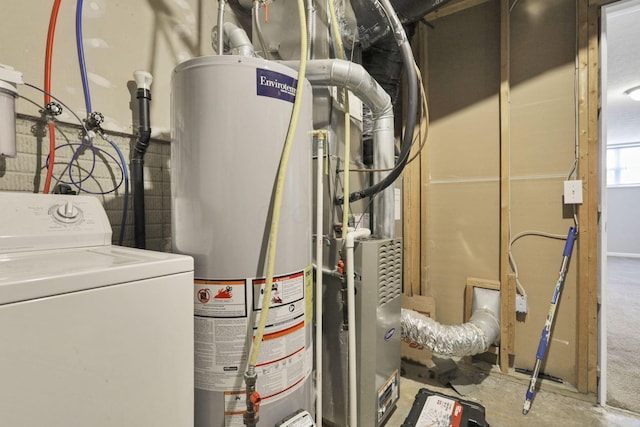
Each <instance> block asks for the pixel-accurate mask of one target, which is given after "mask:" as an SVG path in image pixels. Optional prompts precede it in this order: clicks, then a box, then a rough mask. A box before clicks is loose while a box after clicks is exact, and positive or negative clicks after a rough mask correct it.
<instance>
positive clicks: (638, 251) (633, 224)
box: [607, 187, 640, 257]
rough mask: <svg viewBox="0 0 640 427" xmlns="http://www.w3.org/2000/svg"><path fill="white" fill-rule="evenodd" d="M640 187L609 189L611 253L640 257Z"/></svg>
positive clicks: (609, 247) (608, 230) (608, 208)
mask: <svg viewBox="0 0 640 427" xmlns="http://www.w3.org/2000/svg"><path fill="white" fill-rule="evenodd" d="M639 218H640V187H609V188H608V189H607V219H608V221H607V249H608V253H609V255H620V256H637V257H640V220H639Z"/></svg>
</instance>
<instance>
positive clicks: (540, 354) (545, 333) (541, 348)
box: [522, 227, 577, 415]
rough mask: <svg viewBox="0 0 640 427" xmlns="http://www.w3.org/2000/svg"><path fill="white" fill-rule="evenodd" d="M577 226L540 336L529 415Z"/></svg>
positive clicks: (566, 247) (569, 239)
mask: <svg viewBox="0 0 640 427" xmlns="http://www.w3.org/2000/svg"><path fill="white" fill-rule="evenodd" d="M576 233H577V231H576V228H575V227H570V228H569V234H568V235H567V242H566V243H565V245H564V252H563V254H562V265H561V266H560V274H559V275H558V281H557V282H556V288H555V290H554V292H553V298H551V307H550V308H549V314H547V320H546V321H545V323H544V328H542V336H541V337H540V343H539V344H538V352H537V353H536V365H535V367H534V368H533V374H531V381H530V383H529V389H528V390H527V394H526V398H525V401H524V407H523V408H522V413H523V414H524V415H527V414H528V413H529V409H531V401H532V400H533V395H534V394H535V387H536V382H537V381H538V374H539V373H540V365H541V364H542V361H543V360H544V357H545V355H546V354H547V344H549V335H550V334H551V327H552V326H553V319H554V317H555V314H556V307H557V305H558V300H559V299H560V293H561V292H562V285H563V284H564V278H565V275H566V274H567V268H568V267H569V258H570V257H571V252H572V251H573V242H574V241H575V238H576Z"/></svg>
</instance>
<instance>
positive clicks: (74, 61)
mask: <svg viewBox="0 0 640 427" xmlns="http://www.w3.org/2000/svg"><path fill="white" fill-rule="evenodd" d="M53 3H54V2H53V0H2V1H1V2H0V64H7V65H10V66H12V67H14V68H15V69H17V70H19V71H21V72H22V73H23V74H24V79H25V80H26V81H27V82H29V83H32V84H35V85H37V86H39V87H43V86H44V83H43V82H44V80H43V78H44V58H45V46H46V39H47V29H48V26H49V18H50V14H51V9H52V6H53ZM75 14H76V2H75V1H66V0H65V1H62V4H61V7H60V12H59V15H58V20H57V26H56V32H55V39H54V47H53V64H52V84H51V86H52V92H53V94H54V95H55V96H57V97H58V98H61V99H62V101H63V102H65V103H66V104H68V105H69V106H70V107H71V108H72V109H73V110H75V111H76V113H78V115H79V116H80V117H81V118H84V117H85V110H86V108H85V103H84V97H83V91H82V81H81V78H80V71H79V64H78V56H77V50H76V37H75V27H76V26H75ZM216 15H217V2H216V1H215V0H212V1H205V0H86V1H84V8H83V20H82V22H83V25H82V27H83V39H84V51H85V58H86V65H87V71H88V76H89V85H90V89H91V98H92V106H93V110H94V111H99V112H101V113H103V114H104V116H105V118H106V120H105V124H104V125H103V126H104V127H105V128H106V129H109V130H114V131H121V132H127V133H134V132H135V131H136V128H137V124H136V125H135V126H132V113H131V105H130V103H131V93H130V88H128V85H129V86H131V84H132V81H133V78H132V76H133V72H134V71H135V70H146V71H149V72H151V73H152V74H153V76H154V82H153V84H152V87H151V90H152V98H153V100H152V103H151V126H152V128H153V134H154V136H156V137H161V138H163V139H169V95H170V93H169V91H170V81H171V72H172V70H173V68H174V67H175V65H177V64H178V63H180V62H183V61H184V60H186V59H189V58H192V57H194V56H201V55H208V54H211V53H212V52H213V51H212V48H211V43H210V37H211V36H210V34H211V28H212V27H213V26H214V25H215V23H216ZM133 87H134V88H135V86H133ZM134 90H135V89H134ZM20 94H21V95H22V96H25V97H27V98H29V99H31V100H33V101H35V102H36V103H37V104H38V105H40V104H42V102H43V101H42V100H43V96H42V94H40V93H39V92H36V91H35V90H32V89H30V88H27V87H24V86H22V87H21V88H20ZM136 105H137V104H134V106H136ZM17 108H18V112H19V113H24V114H29V115H35V116H39V113H38V109H39V107H38V106H35V105H33V104H32V103H30V102H28V101H26V100H23V99H21V100H19V101H18V106H17ZM136 108H137V107H136ZM60 119H61V120H62V121H67V122H75V120H74V119H73V118H72V116H71V114H69V113H68V112H65V113H64V115H63V116H61V117H60Z"/></svg>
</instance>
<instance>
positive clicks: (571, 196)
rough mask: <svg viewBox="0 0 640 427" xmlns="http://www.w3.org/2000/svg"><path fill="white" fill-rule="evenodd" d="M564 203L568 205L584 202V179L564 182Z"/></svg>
mask: <svg viewBox="0 0 640 427" xmlns="http://www.w3.org/2000/svg"><path fill="white" fill-rule="evenodd" d="M564 203H565V204H566V205H571V204H581V203H582V180H579V179H574V180H571V181H565V182H564Z"/></svg>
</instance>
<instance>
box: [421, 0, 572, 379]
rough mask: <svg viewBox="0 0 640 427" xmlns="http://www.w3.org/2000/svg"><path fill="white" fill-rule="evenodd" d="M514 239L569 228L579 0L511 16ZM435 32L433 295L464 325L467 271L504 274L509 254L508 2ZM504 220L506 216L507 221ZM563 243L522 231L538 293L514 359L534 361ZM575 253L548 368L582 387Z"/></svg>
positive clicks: (462, 15) (439, 24)
mask: <svg viewBox="0 0 640 427" xmlns="http://www.w3.org/2000/svg"><path fill="white" fill-rule="evenodd" d="M510 20H511V22H510V27H511V34H510V38H511V40H510V43H511V47H510V50H509V55H510V61H509V65H510V70H511V79H510V85H511V98H510V103H505V104H503V108H508V109H509V113H510V152H511V155H510V159H509V163H510V166H509V168H510V175H511V180H510V199H511V204H510V219H511V236H515V235H516V234H518V233H520V232H523V231H526V230H538V231H542V232H546V233H552V234H557V235H564V236H566V234H567V231H568V228H569V226H571V225H572V224H573V221H572V220H571V219H567V218H563V206H562V182H563V181H564V180H565V179H566V177H567V175H568V173H569V171H570V169H571V168H572V164H573V161H574V158H575V147H576V120H575V117H576V109H575V95H574V93H575V92H574V87H575V55H576V10H575V2H574V1H572V0H561V1H556V2H539V1H533V0H520V1H519V2H517V4H516V6H515V7H514V8H513V11H512V12H511V15H510ZM432 24H433V25H434V28H433V29H431V30H430V31H429V32H428V42H427V43H428V55H429V60H428V62H429V64H430V69H429V71H428V76H429V100H430V106H431V112H432V127H431V131H430V141H429V152H428V158H429V160H428V162H429V163H428V169H429V183H428V185H429V194H428V200H427V221H428V232H427V233H428V237H427V242H426V245H427V248H426V250H427V253H428V255H427V262H428V271H429V278H428V283H427V287H426V289H423V293H426V294H430V295H433V296H434V297H435V298H436V304H437V306H438V314H439V320H440V321H442V322H444V323H452V324H453V323H460V322H461V321H462V318H463V294H464V287H465V282H466V278H467V277H469V276H473V277H481V278H485V279H492V280H498V279H499V278H500V277H499V276H500V273H499V269H500V263H501V262H507V259H506V254H504V253H503V254H501V253H500V241H499V240H500V182H499V180H500V108H501V105H500V97H499V85H500V68H499V67H500V62H501V55H500V2H499V1H497V0H494V1H489V2H486V3H483V4H481V5H479V6H475V7H472V8H470V9H467V10H465V11H462V12H459V13H455V14H453V15H449V16H446V17H443V18H440V19H437V20H434V21H432ZM504 220H507V219H506V218H505V219H504ZM563 247H564V242H563V241H561V240H554V239H547V238H541V237H523V238H522V239H519V240H518V241H517V242H516V243H514V245H513V254H514V256H515V259H516V262H517V266H518V269H519V273H520V276H519V277H520V280H521V281H522V283H523V285H524V287H525V289H526V291H527V293H528V298H529V312H528V314H527V315H526V317H525V318H524V319H519V321H518V322H517V324H516V348H515V366H516V367H522V368H528V369H531V368H533V364H534V361H535V353H536V349H537V345H538V340H539V337H540V332H541V330H542V327H543V325H544V320H545V317H546V314H547V312H548V310H549V303H550V300H551V296H552V293H553V289H554V286H555V283H556V279H557V275H558V269H559V266H560V261H561V256H562V249H563ZM575 260H577V257H575V256H574V262H573V263H572V264H571V268H570V272H569V275H568V277H567V280H566V285H565V289H564V291H563V295H562V298H561V301H560V305H559V308H558V312H557V317H556V325H555V327H554V329H553V337H552V341H551V343H550V347H549V352H548V356H547V362H546V363H545V364H544V365H543V367H542V371H543V372H545V373H548V374H551V375H555V376H557V377H560V378H563V379H564V380H565V381H566V382H568V383H571V384H575V382H576V372H575V365H576V359H575V356H574V355H575V353H576V336H577V330H576V316H577V315H576V300H577V298H576V274H575V267H576V264H577V262H575Z"/></svg>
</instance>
